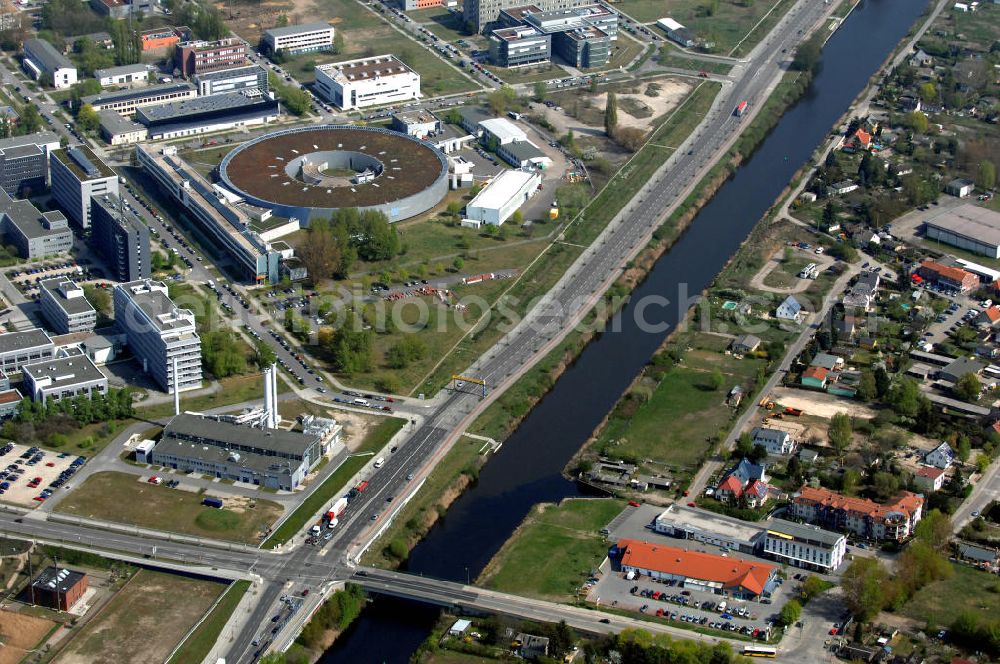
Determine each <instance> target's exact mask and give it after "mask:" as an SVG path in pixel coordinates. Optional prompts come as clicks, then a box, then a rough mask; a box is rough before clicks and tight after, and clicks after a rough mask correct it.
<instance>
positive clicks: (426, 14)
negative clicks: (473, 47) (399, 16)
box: [406, 7, 486, 47]
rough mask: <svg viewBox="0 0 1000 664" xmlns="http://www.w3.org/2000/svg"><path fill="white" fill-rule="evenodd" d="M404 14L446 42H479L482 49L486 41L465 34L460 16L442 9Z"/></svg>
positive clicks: (420, 10) (436, 8)
mask: <svg viewBox="0 0 1000 664" xmlns="http://www.w3.org/2000/svg"><path fill="white" fill-rule="evenodd" d="M406 14H407V15H408V16H409V17H410V18H412V19H413V20H414V21H415V22H417V23H419V24H420V25H422V26H423V27H425V28H427V29H428V30H430V31H431V32H433V33H434V34H435V35H436V36H437V37H438V38H439V39H443V40H445V41H446V42H456V41H458V40H459V39H462V40H465V41H467V42H473V43H476V42H479V43H481V44H482V45H483V46H484V47H485V45H486V41H485V39H483V38H482V37H478V36H471V35H469V34H467V33H466V32H465V26H464V25H463V24H462V16H461V14H453V13H451V12H450V11H448V10H447V9H445V8H444V7H431V8H430V9H418V10H416V11H412V12H406Z"/></svg>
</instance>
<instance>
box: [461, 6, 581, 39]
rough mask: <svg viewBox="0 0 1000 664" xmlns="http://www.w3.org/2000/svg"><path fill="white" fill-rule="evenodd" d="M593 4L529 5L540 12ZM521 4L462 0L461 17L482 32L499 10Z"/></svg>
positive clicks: (497, 17) (496, 18) (497, 14)
mask: <svg viewBox="0 0 1000 664" xmlns="http://www.w3.org/2000/svg"><path fill="white" fill-rule="evenodd" d="M593 4H594V3H593V0H536V1H535V2H534V3H533V5H532V6H531V7H532V9H535V10H537V11H540V12H549V11H558V10H564V9H567V8H572V7H582V6H585V5H587V6H593ZM522 6H524V0H464V4H463V6H462V18H463V19H464V20H465V21H466V22H467V23H471V24H472V25H473V26H475V30H476V32H482V31H483V30H484V29H485V28H486V27H487V26H489V25H490V24H492V23H495V22H496V21H497V20H499V19H500V18H501V16H500V12H501V11H503V10H505V9H510V8H515V7H522Z"/></svg>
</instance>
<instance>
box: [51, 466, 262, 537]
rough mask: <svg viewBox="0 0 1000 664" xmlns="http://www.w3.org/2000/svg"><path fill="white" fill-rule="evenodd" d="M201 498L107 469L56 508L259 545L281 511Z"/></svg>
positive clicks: (228, 499) (75, 513)
mask: <svg viewBox="0 0 1000 664" xmlns="http://www.w3.org/2000/svg"><path fill="white" fill-rule="evenodd" d="M202 498H203V496H202V494H199V493H192V492H190V491H181V490H178V489H168V488H167V487H165V486H156V485H154V484H149V483H147V482H143V481H140V478H139V476H138V475H130V474H128V473H119V472H114V471H107V472H99V473H94V474H93V475H91V476H90V477H88V478H87V480H86V481H85V482H84V483H83V484H82V485H80V486H78V487H76V488H75V489H74V490H73V492H72V493H71V494H70V495H69V496H68V497H67V498H65V499H63V501H62V502H61V503H59V505H58V506H56V511H57V512H62V513H65V514H73V515H76V516H82V517H87V518H91V519H104V520H107V521H116V522H119V523H129V524H133V525H136V526H140V527H145V528H156V529H158V530H165V531H169V532H175V533H185V534H188V535H196V536H198V537H210V538H213V539H221V540H234V541H238V542H246V543H248V544H257V543H258V542H259V541H260V537H259V534H260V533H261V532H262V531H264V530H266V529H267V528H268V527H269V526H270V525H271V524H272V523H274V522H275V521H276V520H277V519H278V517H279V516H280V515H281V506H280V505H278V503H275V502H273V501H270V500H257V501H256V502H255V505H254V506H253V507H250V506H249V505H248V504H247V502H248V501H243V500H240V499H236V498H227V499H226V507H225V508H224V509H215V508H212V507H205V506H203V505H202V504H201V501H202Z"/></svg>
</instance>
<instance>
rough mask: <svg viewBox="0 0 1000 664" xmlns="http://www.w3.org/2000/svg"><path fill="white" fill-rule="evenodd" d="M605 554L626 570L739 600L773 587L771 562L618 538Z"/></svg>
mask: <svg viewBox="0 0 1000 664" xmlns="http://www.w3.org/2000/svg"><path fill="white" fill-rule="evenodd" d="M608 556H609V557H610V558H611V559H612V561H617V562H618V563H619V564H620V565H621V569H622V571H624V572H626V573H629V572H631V573H635V574H642V575H645V576H648V577H650V578H653V579H658V580H665V581H671V580H672V581H677V582H678V585H681V586H683V587H685V588H690V589H692V590H701V591H704V592H713V593H716V594H719V595H721V594H724V593H725V594H727V595H728V596H732V597H735V598H740V599H754V598H756V597H760V596H762V595H763V596H768V595H770V594H771V592H773V590H774V588H775V587H776V586H777V574H778V568H777V567H775V566H774V565H768V564H765V563H758V562H754V561H750V560H740V559H738V558H729V557H726V556H716V555H713V554H710V553H701V552H698V551H688V550H687V549H679V548H677V547H673V546H663V545H661V544H650V543H649V542H643V541H640V540H632V539H623V540H620V541H619V542H618V544H617V546H614V547H612V549H611V551H609V553H608Z"/></svg>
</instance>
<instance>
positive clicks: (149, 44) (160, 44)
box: [139, 28, 190, 53]
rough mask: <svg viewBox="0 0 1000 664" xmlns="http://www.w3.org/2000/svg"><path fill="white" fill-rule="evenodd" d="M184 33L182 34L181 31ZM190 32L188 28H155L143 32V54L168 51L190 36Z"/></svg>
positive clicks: (141, 36) (141, 37)
mask: <svg viewBox="0 0 1000 664" xmlns="http://www.w3.org/2000/svg"><path fill="white" fill-rule="evenodd" d="M182 30H183V31H184V32H181V31H182ZM189 33H190V31H189V30H187V28H153V29H151V30H143V31H142V32H140V33H139V40H140V42H141V43H142V52H143V53H152V52H154V51H166V50H167V49H168V48H170V47H171V46H176V45H177V44H179V43H180V42H181V41H182V36H181V35H182V34H183V35H184V37H183V39H185V40H186V38H187V37H188V36H189Z"/></svg>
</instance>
